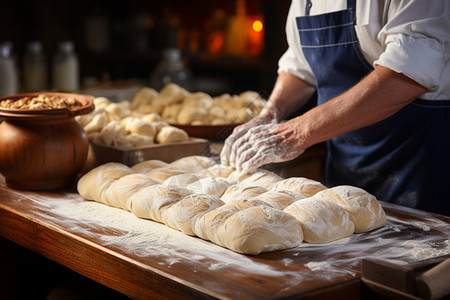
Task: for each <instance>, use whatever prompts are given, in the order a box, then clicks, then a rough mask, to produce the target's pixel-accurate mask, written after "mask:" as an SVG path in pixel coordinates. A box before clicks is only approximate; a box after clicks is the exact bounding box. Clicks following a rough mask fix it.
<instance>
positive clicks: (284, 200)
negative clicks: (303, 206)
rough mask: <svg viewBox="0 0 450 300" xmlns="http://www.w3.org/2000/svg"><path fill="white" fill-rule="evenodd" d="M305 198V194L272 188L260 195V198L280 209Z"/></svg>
mask: <svg viewBox="0 0 450 300" xmlns="http://www.w3.org/2000/svg"><path fill="white" fill-rule="evenodd" d="M305 198H306V197H305V196H303V195H300V194H297V193H295V192H292V191H286V190H271V191H267V192H265V193H263V194H261V195H259V196H258V199H260V200H263V201H264V202H266V203H268V204H269V205H270V206H272V207H273V208H276V209H280V210H283V209H285V208H286V207H287V206H289V205H291V204H292V203H294V202H296V201H298V200H301V199H305Z"/></svg>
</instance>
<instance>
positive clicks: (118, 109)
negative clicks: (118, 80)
mask: <svg viewBox="0 0 450 300" xmlns="http://www.w3.org/2000/svg"><path fill="white" fill-rule="evenodd" d="M105 110H106V111H107V112H110V113H111V114H113V115H115V116H117V117H118V118H120V119H122V118H125V117H126V116H128V115H129V114H130V113H131V111H130V110H129V109H128V108H127V107H125V106H124V105H121V104H119V103H114V102H113V103H110V104H108V105H107V106H106V107H105Z"/></svg>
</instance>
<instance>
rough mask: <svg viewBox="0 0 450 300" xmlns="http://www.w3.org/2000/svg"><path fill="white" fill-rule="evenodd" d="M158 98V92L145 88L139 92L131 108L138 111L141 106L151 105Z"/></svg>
mask: <svg viewBox="0 0 450 300" xmlns="http://www.w3.org/2000/svg"><path fill="white" fill-rule="evenodd" d="M156 97H158V92H157V91H156V90H154V89H152V88H149V87H143V88H141V89H140V91H139V92H137V93H136V94H135V95H134V97H133V100H132V101H131V108H132V109H137V108H138V107H140V106H144V105H149V104H151V102H152V100H153V99H155V98H156Z"/></svg>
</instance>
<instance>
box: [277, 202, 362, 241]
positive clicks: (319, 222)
mask: <svg viewBox="0 0 450 300" xmlns="http://www.w3.org/2000/svg"><path fill="white" fill-rule="evenodd" d="M283 211H284V212H287V213H289V214H291V215H292V216H294V217H295V218H296V219H297V220H298V221H299V222H300V223H301V224H302V228H303V234H304V239H305V241H306V242H308V243H316V244H322V243H328V242H332V241H335V240H338V239H341V238H344V237H348V236H349V235H351V234H352V233H353V232H354V231H355V225H354V224H353V222H352V221H351V220H350V217H349V214H348V213H347V212H346V211H345V210H344V209H342V208H341V207H340V206H339V205H337V204H334V203H333V202H330V201H326V200H324V199H322V198H321V197H315V196H312V197H309V198H306V199H303V200H300V201H296V202H294V203H293V204H291V205H289V206H288V207H286V208H285V209H284V210H283Z"/></svg>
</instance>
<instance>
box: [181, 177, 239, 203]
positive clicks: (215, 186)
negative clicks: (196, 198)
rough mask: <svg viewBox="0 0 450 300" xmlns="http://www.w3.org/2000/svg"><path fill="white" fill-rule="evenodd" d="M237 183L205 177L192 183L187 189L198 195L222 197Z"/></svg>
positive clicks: (219, 178) (225, 179)
mask: <svg viewBox="0 0 450 300" xmlns="http://www.w3.org/2000/svg"><path fill="white" fill-rule="evenodd" d="M234 184H236V181H233V180H230V179H227V178H221V177H205V178H202V179H199V180H197V181H194V182H192V183H190V184H189V185H188V186H187V188H188V189H190V190H192V191H194V192H195V193H197V194H207V195H214V196H216V197H219V198H220V197H221V196H222V195H223V193H224V192H225V191H226V190H227V189H228V188H229V187H230V186H232V185H234Z"/></svg>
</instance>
